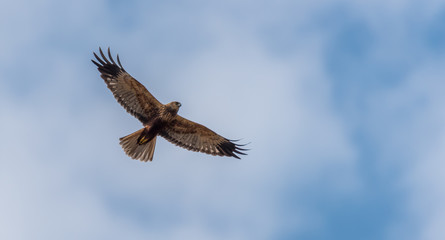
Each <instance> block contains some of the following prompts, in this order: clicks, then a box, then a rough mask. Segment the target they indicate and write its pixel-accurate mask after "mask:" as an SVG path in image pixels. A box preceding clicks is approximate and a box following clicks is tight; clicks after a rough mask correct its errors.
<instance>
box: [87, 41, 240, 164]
mask: <svg viewBox="0 0 445 240" xmlns="http://www.w3.org/2000/svg"><path fill="white" fill-rule="evenodd" d="M99 53H100V55H101V56H102V58H100V57H99V56H98V55H97V54H96V53H93V54H94V56H95V57H96V59H97V62H96V61H94V60H91V61H92V62H93V63H94V64H95V65H96V66H97V69H98V70H99V72H100V73H101V75H100V76H101V77H102V78H103V79H104V81H105V83H106V84H107V87H108V88H109V89H110V90H111V92H112V93H113V95H114V97H115V98H116V100H117V101H118V102H119V103H120V104H121V105H122V106H123V107H124V108H125V110H127V112H129V113H130V114H131V115H133V116H134V117H136V118H137V119H138V120H139V121H141V122H142V125H143V126H144V127H143V128H142V129H140V130H138V131H136V132H134V133H132V134H130V135H127V136H125V137H122V138H120V139H119V140H120V145H121V146H122V148H123V149H124V151H125V153H126V154H127V155H128V156H130V157H131V158H133V159H138V160H141V161H144V162H147V161H152V160H153V154H154V151H155V145H156V137H157V136H158V135H159V136H161V137H163V138H165V139H167V140H168V141H169V142H171V143H173V144H176V145H177V146H180V147H183V148H185V149H187V150H191V151H197V152H203V153H207V154H211V155H214V156H215V155H218V156H229V157H235V158H238V159H239V157H238V156H237V154H241V155H246V154H245V153H243V151H245V150H246V149H243V148H240V147H241V146H243V145H240V144H236V143H234V141H233V140H229V139H227V138H224V137H222V136H220V135H218V134H216V133H215V132H213V131H212V130H210V129H208V128H207V127H205V126H203V125H201V124H198V123H195V122H192V121H190V120H188V119H185V118H183V117H181V116H179V115H178V114H177V113H178V110H179V107H181V103H179V102H171V103H168V104H165V105H164V104H162V103H160V102H159V101H158V100H157V99H156V98H155V97H153V95H151V93H150V92H149V91H148V90H147V89H146V88H145V87H144V86H143V85H142V84H141V83H139V82H138V81H137V80H136V79H134V78H133V77H132V76H131V75H130V74H128V73H127V72H126V71H125V69H124V68H123V67H122V64H121V62H120V60H119V55H117V63H116V62H115V61H114V60H113V58H112V56H111V53H110V48H108V58H109V59H107V57H106V56H105V54H104V53H103V52H102V49H100V48H99Z"/></svg>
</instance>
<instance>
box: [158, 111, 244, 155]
mask: <svg viewBox="0 0 445 240" xmlns="http://www.w3.org/2000/svg"><path fill="white" fill-rule="evenodd" d="M159 135H161V136H162V137H164V138H165V139H167V140H168V141H169V142H171V143H173V144H176V145H178V146H180V147H183V148H185V149H188V150H191V151H196V152H203V153H207V154H211V155H218V156H229V157H235V158H238V159H239V157H238V156H237V155H236V154H241V155H246V154H245V153H243V152H242V151H245V150H246V149H242V148H240V146H243V145H240V144H236V143H234V142H233V141H232V140H228V139H227V138H224V137H222V136H220V135H218V134H216V133H215V132H213V131H212V130H210V129H208V128H207V127H205V126H203V125H201V124H199V123H195V122H192V121H190V120H188V119H185V118H183V117H181V116H179V115H176V117H175V118H174V120H172V121H171V122H170V123H169V124H167V125H166V126H165V127H164V128H163V129H162V130H161V132H160V133H159Z"/></svg>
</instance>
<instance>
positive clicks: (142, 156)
mask: <svg viewBox="0 0 445 240" xmlns="http://www.w3.org/2000/svg"><path fill="white" fill-rule="evenodd" d="M144 130H145V128H142V129H140V130H138V131H136V132H134V133H132V134H130V135H127V136H125V137H122V138H120V139H119V140H120V145H121V146H122V148H123V149H124V151H125V153H126V154H127V155H128V156H129V157H131V158H133V159H137V160H140V161H143V162H147V161H152V160H153V154H154V152H155V145H156V136H154V137H153V138H152V139H151V140H149V141H147V138H146V135H145V133H146V132H144Z"/></svg>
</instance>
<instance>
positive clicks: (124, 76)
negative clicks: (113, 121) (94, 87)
mask: <svg viewBox="0 0 445 240" xmlns="http://www.w3.org/2000/svg"><path fill="white" fill-rule="evenodd" d="M99 52H100V55H101V56H102V58H100V57H99V56H97V54H96V53H94V56H95V57H96V59H97V61H98V62H96V61H94V60H91V61H92V62H93V63H94V64H96V66H97V69H98V70H99V72H100V73H101V75H100V76H101V77H102V78H103V79H104V81H105V83H106V84H107V86H108V88H109V89H110V90H111V92H112V93H113V95H114V97H115V98H116V100H117V101H118V102H119V103H120V104H121V105H122V106H123V107H124V108H125V110H127V112H129V113H130V114H131V115H133V116H134V117H136V118H137V119H139V121H141V122H143V123H145V122H148V120H150V119H151V118H153V116H155V115H156V114H158V112H159V109H160V107H161V106H162V104H161V103H160V102H159V101H158V100H157V99H156V98H155V97H153V95H151V93H150V92H149V91H148V90H147V89H146V88H145V87H144V86H143V85H142V84H141V83H140V82H138V81H137V80H136V79H134V78H133V77H132V76H131V75H130V74H128V73H127V72H126V71H125V69H124V68H123V67H122V64H121V62H120V60H119V55H117V64H116V62H114V60H113V58H112V56H111V53H110V48H108V57H109V59H107V57H106V56H105V55H104V53H103V52H102V49H100V48H99Z"/></svg>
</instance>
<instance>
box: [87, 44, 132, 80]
mask: <svg viewBox="0 0 445 240" xmlns="http://www.w3.org/2000/svg"><path fill="white" fill-rule="evenodd" d="M107 53H108V57H107V56H106V55H105V54H104V52H103V51H102V48H101V47H99V54H100V55H98V54H96V53H95V52H93V55H94V57H95V58H96V59H95V60H91V61H92V62H93V63H94V64H95V65H96V66H97V67H98V69H99V71H100V72H101V73H106V74H112V75H115V74H117V73H118V72H119V71H122V72H125V69H124V68H123V67H122V64H121V62H120V59H119V55H117V63H116V62H115V61H114V59H113V56H112V55H111V49H110V47H108V49H107Z"/></svg>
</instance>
